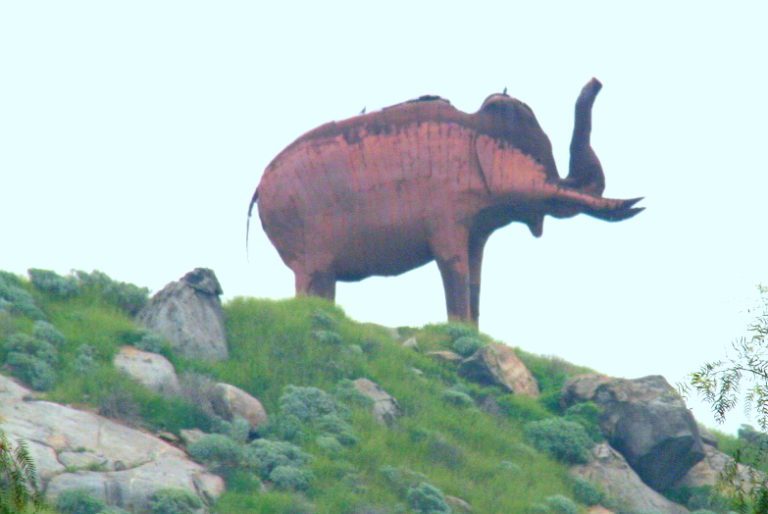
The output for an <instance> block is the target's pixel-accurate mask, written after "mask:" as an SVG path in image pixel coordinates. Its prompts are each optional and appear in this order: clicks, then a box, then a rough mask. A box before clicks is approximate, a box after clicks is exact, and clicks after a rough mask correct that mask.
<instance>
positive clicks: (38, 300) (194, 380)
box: [0, 273, 599, 514]
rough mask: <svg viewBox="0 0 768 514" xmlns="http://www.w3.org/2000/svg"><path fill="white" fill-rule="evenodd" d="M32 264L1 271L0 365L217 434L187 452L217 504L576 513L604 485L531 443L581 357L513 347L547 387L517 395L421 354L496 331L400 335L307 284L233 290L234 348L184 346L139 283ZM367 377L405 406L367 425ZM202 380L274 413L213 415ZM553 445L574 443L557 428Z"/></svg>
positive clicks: (61, 392) (53, 391)
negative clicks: (130, 354) (173, 384)
mask: <svg viewBox="0 0 768 514" xmlns="http://www.w3.org/2000/svg"><path fill="white" fill-rule="evenodd" d="M31 277H32V280H31V281H30V280H27V279H25V278H21V277H16V276H13V275H10V274H7V273H5V274H0V299H2V300H1V301H0V341H2V344H1V345H0V362H2V363H4V364H3V373H11V374H14V375H16V376H17V377H19V378H21V379H22V380H23V381H25V382H26V383H28V384H31V385H33V386H34V387H35V388H36V389H38V390H40V391H41V392H42V393H43V394H44V395H45V396H47V397H48V398H50V399H52V400H55V401H59V402H64V403H69V404H74V405H79V406H82V407H85V408H90V409H93V410H96V411H99V412H101V413H103V414H105V415H108V416H112V417H115V418H119V419H122V420H124V421H126V422H128V423H131V424H134V425H138V426H143V427H145V428H147V429H149V430H156V431H159V430H165V431H170V432H173V433H176V434H178V433H179V431H180V430H181V429H184V428H200V429H202V430H204V431H206V432H219V433H221V434H222V435H221V436H219V438H218V439H210V440H209V441H207V442H206V443H205V444H203V445H202V446H200V445H199V446H198V447H197V448H195V451H194V452H192V453H193V455H194V456H195V457H196V458H197V459H198V460H201V461H202V462H204V463H206V464H208V465H209V466H211V467H212V468H214V469H216V470H217V471H218V472H220V473H221V474H222V475H223V476H224V477H225V479H226V481H227V485H228V491H227V492H226V493H225V494H224V495H223V496H222V497H221V498H220V500H219V501H218V503H217V504H216V505H215V506H214V511H215V512H219V513H222V514H232V513H240V512H242V513H294V514H295V513H300V512H318V513H329V514H330V513H333V514H338V513H350V514H351V513H358V514H363V513H369V514H374V513H385V512H402V513H408V512H414V513H419V512H425V513H426V512H430V513H438V512H449V510H446V507H445V505H446V501H447V500H446V498H445V497H446V496H454V497H458V498H461V499H462V500H464V501H466V502H468V503H469V504H471V506H472V508H473V511H474V512H477V513H496V512H498V513H511V512H521V513H522V512H584V511H585V509H586V507H585V504H588V503H593V502H594V501H595V495H598V496H599V491H597V490H595V488H593V487H591V486H589V484H584V483H581V482H574V480H573V479H571V478H569V477H568V475H567V467H566V465H565V464H563V463H561V462H559V461H558V460H556V459H555V458H553V455H557V456H559V457H560V460H566V461H567V460H572V459H576V458H578V457H573V455H575V454H574V453H573V452H571V453H568V452H569V451H570V450H574V449H573V448H564V449H563V448H554V449H552V448H551V447H550V448H549V449H550V451H549V452H544V451H539V450H537V449H536V448H540V449H545V448H547V444H546V442H545V443H542V440H541V439H540V438H539V436H538V435H537V434H538V432H537V430H541V431H546V430H548V429H547V428H546V427H547V423H546V422H544V420H560V421H562V420H563V419H564V418H563V417H562V416H563V413H562V412H559V409H558V395H559V390H560V387H561V386H562V383H563V382H564V380H565V379H566V378H567V377H568V376H570V375H573V374H576V373H580V372H584V371H587V370H585V369H583V368H578V367H576V366H573V365H570V364H567V363H565V362H563V361H561V360H558V359H552V358H543V357H538V356H534V355H531V354H528V353H525V352H521V351H518V354H519V356H520V357H521V358H522V359H523V360H524V362H525V363H526V364H527V365H528V366H529V368H530V369H531V371H532V372H533V374H534V376H535V377H536V379H537V381H538V382H539V385H540V387H541V389H542V396H541V398H539V399H537V400H533V399H529V398H524V397H516V396H514V395H512V394H510V393H507V392H504V391H502V390H501V389H499V388H495V387H482V386H479V385H477V384H473V383H469V382H466V381H464V380H463V379H461V378H459V377H458V376H457V374H456V367H455V365H454V364H450V363H442V362H439V361H437V360H435V359H434V358H432V357H429V356H427V355H425V353H426V352H427V351H430V350H443V349H459V350H462V351H471V349H472V348H473V347H474V346H477V345H482V344H487V343H488V342H489V341H491V339H490V338H489V337H488V336H486V335H482V334H477V333H476V332H475V331H474V330H473V329H471V328H470V327H465V326H461V325H429V326H426V327H423V328H420V329H414V328H401V329H399V331H398V334H397V336H398V337H395V334H393V333H392V330H389V329H385V328H383V327H379V326H375V325H370V324H362V323H358V322H355V321H353V320H350V319H349V318H347V317H346V316H345V315H344V313H343V312H342V310H341V309H339V308H338V307H336V306H334V305H331V304H329V303H328V302H325V301H322V300H319V299H314V298H302V299H291V300H285V301H271V300H259V299H251V298H238V299H235V300H233V301H231V302H229V303H228V304H226V305H225V307H224V309H225V316H226V326H227V333H228V342H229V348H230V359H229V360H227V361H225V362H221V363H216V364H211V363H206V362H202V361H194V360H185V359H182V358H180V357H179V356H177V355H174V354H173V352H172V351H171V350H170V347H169V346H168V345H167V344H165V343H164V342H162V341H158V340H157V339H156V338H154V339H153V336H152V335H151V334H147V333H146V332H145V331H143V330H142V329H140V328H139V327H137V326H136V325H135V324H134V322H133V321H132V318H131V313H132V312H135V311H136V310H137V309H138V308H140V307H141V305H142V304H143V302H145V301H146V291H145V290H141V289H139V288H136V287H135V286H130V285H128V284H121V283H119V282H115V281H112V280H111V279H109V278H108V277H105V276H103V275H102V274H98V273H92V274H87V273H78V274H75V275H73V276H70V277H59V276H56V275H55V274H48V275H45V274H44V275H43V276H40V274H39V273H38V276H35V275H34V274H33V275H31ZM19 334H21V335H22V336H20V335H19ZM411 336H413V337H416V339H417V340H418V345H419V349H418V350H414V349H409V348H404V347H403V346H402V344H401V342H400V340H402V339H404V338H406V337H411ZM24 337H26V338H27V339H24ZM20 341H21V342H20ZM24 341H26V344H22V343H23V342H24ZM30 341H37V343H34V342H30ZM41 341H42V342H41ZM45 341H49V342H51V344H48V345H47V346H45V345H44V344H43V343H44V342H45ZM125 344H134V345H137V346H139V347H144V348H146V347H151V349H154V350H156V351H159V352H160V353H163V354H164V355H166V356H167V357H168V358H169V359H170V360H171V361H172V362H173V364H174V365H175V366H176V369H177V372H178V373H179V374H180V376H181V377H182V384H183V386H184V389H185V393H184V394H183V395H182V396H180V397H173V398H166V397H162V396H160V395H158V394H155V393H153V392H151V391H149V390H147V389H145V388H144V387H142V386H140V385H138V384H137V383H135V382H133V381H132V380H130V379H129V378H127V377H126V376H124V375H122V374H121V373H120V372H118V371H117V370H116V369H115V368H114V367H113V366H112V364H111V361H112V358H113V356H114V355H115V353H116V352H117V350H118V348H119V347H120V346H121V345H125ZM19 354H25V355H27V357H26V358H22V357H19ZM25 359H26V360H25ZM30 363H32V364H30ZM40 363H42V364H40ZM361 377H364V378H368V379H371V380H373V381H374V382H376V383H377V384H379V385H380V386H381V387H382V388H383V389H384V390H386V391H387V392H388V393H389V394H391V395H392V396H394V397H395V398H396V399H397V401H398V402H399V404H400V406H401V408H402V411H403V415H402V417H400V418H399V419H398V421H397V422H396V423H395V424H394V425H393V426H391V427H386V426H383V425H381V424H379V423H377V422H376V421H375V420H374V418H373V417H372V415H371V410H370V405H368V404H366V402H365V401H364V399H363V398H362V397H360V396H359V395H356V394H355V393H354V391H353V389H352V388H351V387H350V385H349V380H351V379H356V378H361ZM209 379H210V380H214V381H222V382H227V383H231V384H234V385H236V386H238V387H240V388H242V389H244V390H246V391H248V392H249V393H251V394H253V395H254V396H256V397H257V398H259V399H260V400H261V401H262V403H263V404H264V406H265V408H266V410H267V412H268V413H269V415H270V419H271V421H270V423H269V425H268V426H267V427H266V428H264V429H262V430H261V431H260V433H258V434H250V436H248V434H247V433H246V434H244V433H243V432H242V430H239V429H238V426H237V423H229V424H228V423H224V422H222V420H220V419H217V418H216V416H214V415H212V414H211V412H210V410H209V409H206V398H205V388H204V387H200V384H201V383H202V384H205V383H207V382H206V381H207V380H209ZM185 384H186V385H185ZM195 384H197V385H195ZM291 386H295V387H291ZM307 388H317V389H319V390H321V392H318V391H317V390H316V389H307ZM313 402H314V403H313ZM297 405H299V408H298V409H299V410H297V407H296V406H297ZM302 409H304V410H302ZM566 417H567V418H568V419H569V420H570V421H569V422H568V423H571V425H557V423H555V424H554V425H553V426H554V428H555V430H561V431H562V428H563V426H565V427H566V429H567V428H568V427H571V430H570V431H571V432H572V431H574V430H573V428H572V427H573V424H574V423H575V424H576V429H578V431H582V432H584V433H590V430H591V428H594V426H593V424H594V419H593V418H590V413H589V412H585V411H583V410H582V412H572V413H567V416H566ZM537 421H538V422H539V423H538V424H536V423H535V422H537ZM555 425H556V426H555ZM558 427H559V428H558ZM549 428H550V429H551V428H552V426H550V427H549ZM565 431H566V432H567V431H568V430H565ZM591 432H592V433H593V434H594V430H591ZM566 435H568V434H566ZM254 438H255V441H256V442H253V441H254ZM259 441H261V442H259ZM264 441H266V443H265V442H264ZM270 441H272V442H279V444H276V443H275V444H273V443H271V442H270ZM557 444H560V445H561V446H562V445H566V446H567V445H576V446H578V444H580V443H579V442H578V441H575V440H574V441H572V440H570V439H568V437H565V439H562V440H561V441H560V442H559V443H557ZM280 445H282V446H280ZM576 450H578V448H576V449H575V450H574V451H576ZM569 455H570V456H569ZM272 460H274V461H275V462H277V465H278V466H280V463H282V464H286V465H284V466H282V469H281V470H280V471H275V470H276V469H277V467H276V466H268V465H267V463H268V462H272ZM289 461H290V462H289ZM288 464H289V465H288ZM286 468H289V469H286ZM562 497H565V498H562ZM568 499H571V500H568ZM547 502H548V503H547ZM557 509H559V510H557ZM453 512H460V507H456V506H454V508H453Z"/></svg>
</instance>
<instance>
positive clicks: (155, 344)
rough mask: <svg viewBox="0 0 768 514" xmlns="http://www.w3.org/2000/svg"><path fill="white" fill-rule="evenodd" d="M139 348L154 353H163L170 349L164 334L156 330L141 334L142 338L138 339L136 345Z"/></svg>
mask: <svg viewBox="0 0 768 514" xmlns="http://www.w3.org/2000/svg"><path fill="white" fill-rule="evenodd" d="M133 346H135V347H136V348H138V349H139V350H142V351H144V352H152V353H163V351H165V350H167V349H168V344H167V343H166V342H165V339H163V336H161V335H160V334H157V333H156V332H146V333H144V334H143V335H142V336H141V339H139V340H138V341H136V342H135V343H134V345H133Z"/></svg>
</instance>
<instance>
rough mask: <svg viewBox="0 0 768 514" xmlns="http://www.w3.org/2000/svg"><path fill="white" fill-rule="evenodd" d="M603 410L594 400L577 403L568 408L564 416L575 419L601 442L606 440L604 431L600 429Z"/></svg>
mask: <svg viewBox="0 0 768 514" xmlns="http://www.w3.org/2000/svg"><path fill="white" fill-rule="evenodd" d="M601 414H602V410H601V409H600V407H598V406H597V404H595V403H594V402H584V403H577V404H576V405H572V406H571V407H568V409H566V411H565V413H564V414H563V418H565V419H567V420H569V421H575V422H576V423H578V424H579V425H581V426H582V427H584V430H586V431H587V434H589V437H590V438H591V439H592V440H593V441H595V442H596V443H599V442H600V441H604V440H605V437H604V436H603V431H602V430H601V429H600V415H601Z"/></svg>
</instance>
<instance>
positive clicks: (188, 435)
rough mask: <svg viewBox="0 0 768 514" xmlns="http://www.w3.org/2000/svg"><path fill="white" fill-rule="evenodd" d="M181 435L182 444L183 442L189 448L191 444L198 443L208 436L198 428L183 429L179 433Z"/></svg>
mask: <svg viewBox="0 0 768 514" xmlns="http://www.w3.org/2000/svg"><path fill="white" fill-rule="evenodd" d="M179 435H180V436H181V442H183V443H184V445H185V446H189V445H190V444H194V443H196V442H198V441H199V440H200V439H202V438H203V437H205V436H206V435H207V434H206V433H205V432H203V431H202V430H200V429H198V428H182V429H181V430H180V431H179Z"/></svg>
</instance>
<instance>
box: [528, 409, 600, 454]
mask: <svg viewBox="0 0 768 514" xmlns="http://www.w3.org/2000/svg"><path fill="white" fill-rule="evenodd" d="M523 430H524V433H525V436H526V438H527V439H528V440H529V441H530V442H531V444H533V446H535V447H536V448H537V449H538V450H540V451H543V452H546V453H548V454H549V455H551V456H552V457H554V458H556V459H558V460H560V461H562V462H565V463H567V464H586V463H587V462H589V460H590V458H591V453H590V450H591V449H592V446H593V445H594V442H593V441H592V439H590V437H589V435H588V434H587V432H586V430H584V427H583V426H581V425H580V424H579V423H576V422H575V421H568V420H565V419H563V418H549V419H543V420H541V421H531V422H529V423H526V424H525V426H524V429H523Z"/></svg>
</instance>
